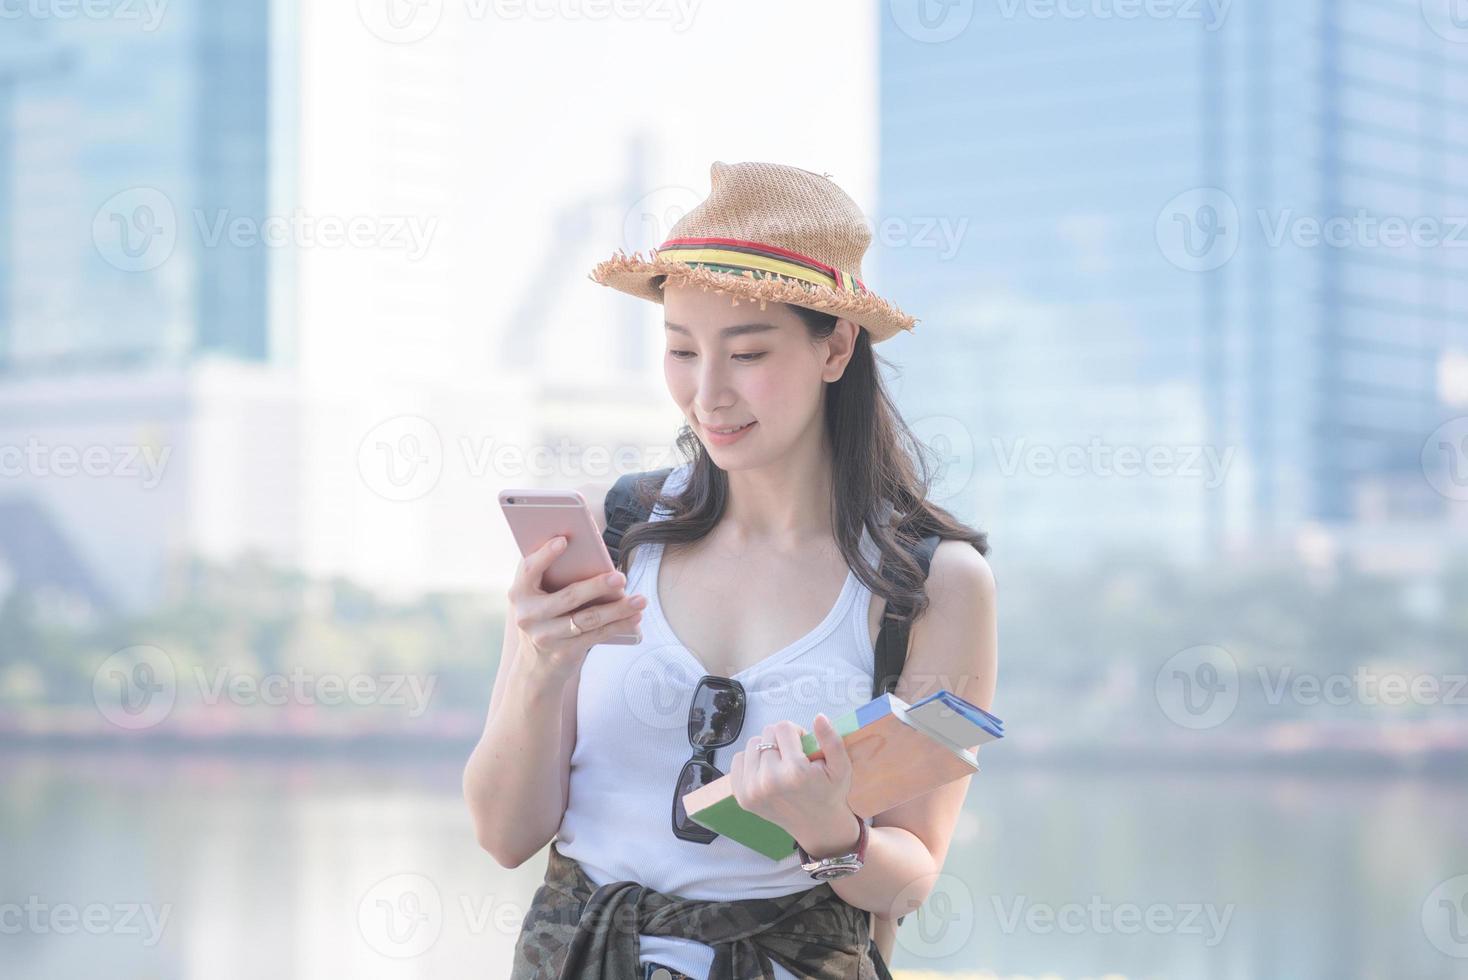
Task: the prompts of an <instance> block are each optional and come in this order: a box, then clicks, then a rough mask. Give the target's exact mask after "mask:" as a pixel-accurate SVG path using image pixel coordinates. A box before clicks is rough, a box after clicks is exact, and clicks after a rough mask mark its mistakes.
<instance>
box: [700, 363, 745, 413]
mask: <svg viewBox="0 0 1468 980" xmlns="http://www.w3.org/2000/svg"><path fill="white" fill-rule="evenodd" d="M728 382H729V376H728V374H727V373H726V372H725V371H724V369H723V367H722V365H718V364H712V363H709V361H708V360H705V362H704V363H703V364H701V365H700V366H699V370H698V379H697V383H698V384H697V388H696V389H695V390H694V394H693V404H694V407H695V408H697V409H698V413H699V416H700V417H701V418H705V419H706V418H710V417H712V416H716V415H718V414H719V413H720V412H722V411H723V410H724V409H726V408H727V407H729V406H730V405H732V404H734V402H735V401H736V399H735V398H734V393H733V391H732V390H731V389H730V388H729V383H728Z"/></svg>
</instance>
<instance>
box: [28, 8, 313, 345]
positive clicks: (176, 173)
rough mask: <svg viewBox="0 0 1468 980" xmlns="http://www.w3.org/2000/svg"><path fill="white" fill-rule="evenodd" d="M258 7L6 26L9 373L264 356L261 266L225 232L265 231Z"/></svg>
mask: <svg viewBox="0 0 1468 980" xmlns="http://www.w3.org/2000/svg"><path fill="white" fill-rule="evenodd" d="M270 7H271V3H270V0H247V2H244V3H231V4H209V3H202V2H186V3H170V4H166V5H161V6H157V7H156V9H155V8H152V7H150V6H149V5H144V4H137V5H129V4H119V5H101V6H99V7H97V8H95V12H96V15H88V14H86V13H83V11H84V10H93V8H92V7H90V6H88V5H80V6H78V7H77V8H76V11H75V15H74V16H62V15H61V12H62V10H63V8H62V7H60V6H57V7H56V8H55V9H54V10H49V8H48V10H47V11H46V12H47V13H48V15H47V16H35V15H31V16H27V17H23V18H19V19H17V18H15V17H8V18H7V19H6V21H5V23H6V28H5V30H6V32H7V36H8V37H9V38H10V40H9V41H8V43H6V44H4V45H3V46H0V59H4V61H5V62H8V63H9V64H10V65H11V66H13V67H10V68H9V69H7V67H6V66H5V64H3V63H0V78H6V77H8V78H9V84H8V85H6V83H5V82H0V155H3V159H0V179H3V184H0V200H3V202H4V203H3V204H0V215H3V216H4V219H5V220H4V221H0V236H3V237H4V239H5V243H4V245H3V246H0V247H3V249H4V250H5V254H7V256H8V257H9V261H8V262H7V263H5V265H6V272H7V273H8V274H7V275H6V279H7V280H8V281H9V283H10V287H9V289H8V291H7V292H8V296H9V302H7V303H5V304H4V310H3V313H0V317H3V322H4V323H5V324H6V328H5V329H4V331H3V333H0V337H3V342H0V343H3V350H0V364H3V365H4V368H5V370H6V371H7V372H8V373H12V374H14V373H22V372H33V371H50V370H55V369H62V368H79V367H87V366H99V365H109V364H157V363H160V362H164V363H179V362H182V361H185V360H187V359H189V358H191V357H193V356H195V355H198V354H201V353H216V352H217V353H222V354H226V355H230V356H233V357H240V358H247V359H251V360H263V359H264V358H266V357H267V356H268V354H269V353H270V342H269V321H268V304H269V300H270V289H271V279H270V268H269V264H268V257H267V249H265V248H262V247H259V245H258V244H257V243H253V242H250V241H247V240H245V239H243V238H241V237H240V236H239V235H238V234H237V233H236V232H235V231H232V226H233V227H234V228H239V227H245V226H248V227H253V228H258V227H259V226H260V224H261V222H262V221H263V220H264V219H265V218H266V216H267V214H268V206H269V202H268V194H269V192H270V190H271V182H272V174H271V171H270V162H271V149H272V147H271V142H272V139H273V135H272V131H271V127H270V120H269V115H270V99H269V94H270V93H269V73H270V68H271V61H270V43H269V42H270V28H271V18H270ZM104 8H105V9H104ZM6 92H8V93H9V96H10V97H9V100H8V106H7V105H6V101H5V100H4V98H3V95H4V93H6ZM277 132H279V130H277ZM285 135H287V136H288V131H287V132H286V133H285ZM275 176H276V177H277V179H278V177H279V176H280V175H279V174H277V175H275ZM152 273H157V274H152Z"/></svg>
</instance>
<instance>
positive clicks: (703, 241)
mask: <svg viewBox="0 0 1468 980" xmlns="http://www.w3.org/2000/svg"><path fill="white" fill-rule="evenodd" d="M672 245H735V246H738V247H740V248H752V249H758V250H759V251H761V252H768V253H769V254H770V255H779V256H783V257H784V258H787V259H793V260H795V261H797V262H805V263H807V264H808V265H813V266H815V267H816V268H817V269H820V270H821V271H822V272H824V273H825V274H826V275H828V276H830V277H831V278H832V279H834V280H836V282H837V283H841V282H843V281H844V280H850V281H851V282H853V283H855V284H856V291H857V292H862V293H865V292H868V290H867V286H866V283H864V282H862V281H861V280H860V279H858V278H856V276H853V275H850V274H849V273H843V272H842V271H841V270H840V269H837V268H835V267H834V266H829V265H827V264H826V263H824V262H822V261H820V260H819V259H813V258H811V257H810V256H809V255H802V254H801V253H799V252H796V251H792V250H791V249H788V248H781V247H780V246H778V245H767V244H765V243H764V242H751V241H746V240H744V239H742V238H670V239H668V240H667V241H665V242H663V243H662V244H661V245H659V246H658V248H660V249H663V248H668V247H669V246H672Z"/></svg>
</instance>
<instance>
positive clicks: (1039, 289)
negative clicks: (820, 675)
mask: <svg viewBox="0 0 1468 980" xmlns="http://www.w3.org/2000/svg"><path fill="white" fill-rule="evenodd" d="M943 9H944V10H946V12H947V19H946V20H945V18H944V17H941V16H937V10H936V8H935V10H934V11H930V14H933V15H934V16H931V17H929V18H927V19H920V18H917V19H913V18H908V19H905V18H903V17H899V16H896V15H895V14H894V16H891V17H888V18H887V19H886V22H885V24H884V31H883V40H882V93H881V98H882V141H881V154H882V176H881V205H880V215H879V216H878V217H879V218H880V220H882V221H885V222H887V223H888V227H887V229H886V231H887V232H888V234H887V235H886V237H885V238H884V237H883V235H882V229H881V228H878V229H877V231H878V241H879V245H880V251H879V254H880V257H881V270H882V285H883V287H885V288H888V289H890V291H891V292H892V294H893V295H894V297H896V298H898V300H899V301H901V300H902V299H904V298H906V297H911V298H912V305H915V306H916V305H919V304H920V305H921V306H922V307H923V308H922V309H915V310H914V311H913V312H915V313H916V314H917V315H919V316H921V317H923V322H922V323H920V324H919V326H918V331H917V333H916V334H915V335H914V336H913V337H909V338H903V339H900V340H898V341H895V342H894V350H896V349H898V347H897V345H902V346H901V348H900V349H901V352H902V359H903V360H904V361H905V362H906V363H907V364H908V365H909V367H908V373H907V375H906V377H905V378H904V379H903V380H904V381H906V380H907V379H920V383H919V382H918V381H917V380H914V381H912V382H911V383H907V384H900V385H899V388H900V395H899V397H900V399H901V402H902V404H903V406H904V408H905V410H906V411H907V412H908V413H909V415H910V416H912V417H916V418H919V419H922V418H925V417H932V416H952V419H951V420H948V421H947V422H946V423H944V425H942V426H940V425H938V424H937V423H936V422H935V423H933V425H934V426H935V427H938V428H945V430H946V431H956V432H959V433H960V436H959V439H958V440H957V441H956V442H955V441H954V440H953V439H951V438H950V439H946V440H945V441H944V443H943V447H940V448H941V451H942V453H943V454H946V455H948V456H949V457H950V460H949V462H950V464H951V466H950V470H949V472H950V474H951V478H950V479H949V480H947V481H946V490H947V491H948V492H951V493H953V494H954V496H953V497H952V498H951V499H949V500H947V501H946V503H948V504H949V505H950V506H953V507H954V508H955V509H956V510H957V511H958V512H960V513H962V514H963V515H964V516H965V517H969V518H972V519H974V520H977V521H978V522H980V523H981V524H985V523H987V524H993V525H994V526H995V527H996V528H1001V529H1002V536H1001V537H1000V538H999V539H998V541H997V542H996V543H997V544H999V545H1000V546H1003V545H1004V544H1005V542H1006V540H1007V542H1008V545H1009V548H1010V550H1011V551H1012V552H1013V553H1015V554H1025V553H1029V552H1031V551H1032V549H1036V548H1043V549H1045V552H1046V557H1047V558H1064V557H1067V556H1070V555H1076V556H1078V553H1077V552H1076V551H1075V550H1073V546H1072V545H1071V544H1070V542H1078V541H1087V542H1089V543H1091V544H1093V545H1096V546H1099V547H1107V546H1110V545H1128V544H1135V545H1139V546H1142V547H1145V548H1148V549H1161V550H1164V551H1167V552H1169V553H1172V554H1174V555H1177V556H1179V557H1184V558H1191V559H1202V558H1206V557H1209V556H1213V555H1216V554H1219V553H1220V551H1222V550H1226V549H1236V548H1245V547H1252V546H1255V545H1257V544H1260V543H1267V542H1272V541H1279V540H1282V539H1284V538H1286V537H1287V536H1288V535H1289V534H1290V533H1292V532H1293V531H1294V530H1296V529H1298V528H1299V527H1301V526H1303V525H1305V524H1309V523H1317V522H1318V523H1323V524H1327V525H1344V524H1348V523H1350V522H1353V521H1359V520H1375V519H1383V520H1396V519H1402V520H1422V519H1426V520H1432V519H1434V518H1435V517H1437V516H1439V515H1440V514H1441V513H1442V510H1443V508H1444V507H1445V506H1447V504H1448V501H1447V500H1446V499H1445V498H1444V496H1443V495H1442V494H1441V493H1438V492H1435V491H1434V489H1433V487H1432V486H1431V485H1430V482H1431V481H1429V480H1426V479H1424V473H1423V468H1424V460H1423V455H1422V454H1423V449H1424V440H1426V439H1427V438H1428V435H1429V433H1431V432H1432V431H1433V429H1434V428H1435V427H1436V426H1438V425H1439V423H1441V422H1443V421H1444V420H1446V419H1450V418H1452V417H1454V416H1457V415H1462V414H1465V413H1468V409H1465V407H1464V405H1465V402H1468V384H1465V382H1464V380H1463V367H1462V364H1463V356H1464V352H1465V351H1468V302H1465V300H1468V231H1464V230H1463V228H1462V223H1463V216H1465V215H1468V96H1464V95H1463V94H1462V93H1465V92H1468V29H1465V30H1463V31H1462V32H1461V33H1462V34H1463V35H1464V36H1462V37H1459V36H1457V35H1455V34H1454V31H1453V25H1452V22H1451V21H1450V20H1449V21H1447V22H1446V23H1433V21H1432V18H1431V17H1429V16H1425V15H1424V12H1423V7H1422V5H1419V4H1415V3H1394V2H1380V0H1344V2H1338V3H1330V4H1277V3H1275V4H1271V3H1268V2H1265V0H1234V2H1232V3H1227V2H1223V3H1206V2H1198V3H1194V2H1183V0H1179V2H1177V3H1173V4H1168V3H1156V4H1136V5H1124V4H1106V3H1069V4H1066V3H1060V4H1053V3H1050V4H1046V3H1025V2H1022V0H1014V2H1006V3H999V4H983V5H973V6H972V7H971V8H968V9H965V8H964V7H963V6H962V5H952V6H949V7H947V8H943ZM894 10H895V8H894ZM914 16H915V15H914ZM945 223H946V227H947V229H948V233H947V234H946V235H945V234H943V233H941V229H942V228H943V227H944V225H945ZM925 229H939V231H937V232H933V231H930V232H929V233H928V234H926V235H925V234H924V230H925ZM1403 234H1405V235H1406V241H1405V242H1403V241H1402V235H1403ZM1434 236H1436V239H1435V240H1434ZM1455 239H1456V241H1455Z"/></svg>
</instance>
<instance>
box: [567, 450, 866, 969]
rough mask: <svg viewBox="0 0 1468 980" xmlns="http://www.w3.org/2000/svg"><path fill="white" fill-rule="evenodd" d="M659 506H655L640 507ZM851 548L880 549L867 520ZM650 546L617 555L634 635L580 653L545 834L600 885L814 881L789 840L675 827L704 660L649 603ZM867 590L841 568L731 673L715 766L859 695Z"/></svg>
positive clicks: (711, 893)
mask: <svg viewBox="0 0 1468 980" xmlns="http://www.w3.org/2000/svg"><path fill="white" fill-rule="evenodd" d="M691 466H692V464H684V465H683V466H680V467H678V468H676V469H674V470H673V472H672V473H671V474H670V475H669V477H668V482H667V483H666V484H665V492H667V493H673V492H675V491H676V490H677V489H679V488H681V487H682V486H683V482H684V480H686V478H687V476H688V473H689V472H690V470H691ZM667 516H668V515H667V513H666V512H664V511H663V510H662V509H661V508H659V509H655V510H654V511H653V513H652V514H651V515H650V516H649V520H662V519H664V518H665V517H667ZM861 547H862V553H863V554H864V555H865V556H866V559H867V561H868V563H869V565H870V567H872V568H875V567H876V565H877V558H878V557H879V554H880V552H879V551H878V549H877V546H876V543H875V542H874V541H873V540H872V538H871V535H870V533H869V532H867V531H866V530H865V529H863V532H862V542H861ZM662 553H663V546H662V545H661V544H659V543H652V544H644V545H642V546H640V547H638V548H637V550H636V552H635V553H634V554H633V558H632V565H631V567H629V568H628V576H627V594H628V595H632V594H634V593H639V594H641V595H644V596H646V597H647V606H646V608H645V609H644V611H643V616H642V642H641V643H640V644H638V645H637V646H616V645H611V644H599V645H597V646H594V647H592V648H591V651H590V652H589V653H588V654H587V657H586V660H585V662H584V663H583V665H582V668H581V679H580V682H579V685H578V687H577V692H576V747H575V749H574V750H573V752H572V754H571V777H570V793H569V799H568V802H567V806H566V814H565V817H564V818H563V819H562V821H561V826H560V829H559V830H558V831H557V834H556V840H555V841H553V842H552V844H551V846H552V847H555V848H556V849H557V850H559V851H560V853H562V854H564V855H566V856H567V857H571V858H575V859H576V860H577V861H579V862H580V863H581V864H582V866H583V867H584V869H585V871H586V874H587V876H588V877H589V878H590V879H591V881H592V882H593V884H595V885H596V886H597V887H598V888H599V887H601V886H602V885H605V884H607V883H608V882H612V881H636V882H638V883H640V884H642V885H644V886H646V887H648V888H652V889H654V890H656V891H660V892H664V893H666V894H670V895H679V896H682V897H684V898H692V899H699V900H724V901H727V900H731V899H741V898H768V897H775V896H780V895H789V894H793V893H795V892H800V891H804V890H805V889H808V888H813V887H815V886H817V885H819V884H820V882H818V881H816V880H814V879H813V878H811V877H810V875H809V874H808V873H807V872H805V871H802V870H801V868H800V856H799V855H798V854H797V853H795V852H792V853H791V854H790V856H789V857H787V858H784V859H782V860H780V861H772V860H770V859H769V858H767V857H765V856H764V855H762V854H759V853H757V852H755V851H752V850H750V849H749V848H747V847H745V846H744V845H742V844H736V843H734V842H733V841H730V840H729V839H727V838H725V837H723V836H720V837H717V838H715V839H714V841H713V842H712V843H710V844H695V843H691V842H689V841H684V840H680V839H679V838H677V837H675V836H674V835H673V828H672V810H673V786H674V783H675V782H676V781H677V778H678V772H679V770H681V769H682V768H683V764H684V763H685V762H687V761H688V759H689V757H690V756H691V755H692V754H693V748H692V746H690V745H689V744H688V728H687V723H688V708H689V705H690V703H691V701H692V700H693V689H694V687H695V686H696V685H697V683H698V680H699V678H700V677H702V676H703V675H704V673H705V671H704V669H703V667H702V666H701V665H700V663H699V661H698V660H696V659H695V658H694V657H693V654H692V653H691V652H690V651H689V650H688V648H686V647H684V646H683V645H682V644H681V643H680V642H679V641H678V638H677V637H676V636H675V635H674V634H673V631H672V629H671V628H670V627H669V625H668V621H667V619H666V618H665V617H664V616H663V613H662V608H661V606H660V605H659V603H658V596H657V581H658V567H659V566H660V565H661V562H662ZM871 595H872V593H871V590H870V589H868V588H867V587H866V586H865V585H864V584H863V583H862V582H861V580H860V579H859V578H857V576H856V573H855V572H854V571H850V572H849V573H848V574H847V577H846V583H845V585H844V586H843V587H842V589H841V594H840V595H839V596H838V597H837V599H836V603H835V605H834V606H832V607H831V609H830V611H829V612H828V613H827V614H826V617H825V618H824V619H823V620H821V623H820V625H819V626H817V627H816V628H815V629H813V630H811V631H810V632H809V633H807V634H806V635H805V636H803V637H801V638H800V639H798V640H796V641H795V642H793V643H791V644H790V645H788V646H786V647H784V648H783V649H781V650H778V651H775V652H773V653H771V654H769V655H768V656H766V657H765V658H764V659H763V660H761V661H759V662H758V663H755V664H754V665H752V666H750V667H746V668H745V669H744V670H741V671H739V672H738V673H736V674H734V675H733V677H734V679H735V680H737V681H739V682H740V683H741V684H743V685H744V688H745V693H746V705H745V718H744V726H743V728H742V729H741V730H740V734H739V736H738V737H737V738H736V739H735V740H734V742H733V743H732V744H730V745H726V746H723V747H722V748H719V749H717V750H715V753H714V760H713V761H714V765H715V766H717V767H718V769H719V771H720V772H725V773H727V772H728V771H729V764H730V761H731V760H732V759H733V758H734V753H736V752H739V751H741V750H743V749H744V747H745V744H746V743H747V742H748V741H749V739H750V738H751V737H753V736H754V735H757V734H759V733H760V732H761V731H763V730H764V727H765V726H766V725H769V724H772V723H774V722H777V721H783V720H787V719H788V720H790V721H794V722H795V723H796V724H797V725H800V726H801V727H803V728H805V729H806V730H807V731H809V730H810V727H811V722H812V721H813V720H814V719H815V716H816V713H817V712H825V714H826V716H827V717H828V718H835V717H836V716H838V715H841V714H844V713H845V712H847V711H850V710H851V709H852V708H855V707H857V706H858V705H862V704H865V703H866V702H868V701H870V700H871V698H872V668H873V656H874V655H873V649H872V648H873V644H874V642H875V637H874V636H872V635H871V630H870V629H869V627H868V625H867V611H868V608H869V606H870V603H871ZM868 823H869V824H870V820H868ZM641 946H642V962H643V963H646V962H648V961H656V962H658V963H663V964H665V965H667V966H670V967H673V968H675V969H678V970H681V971H683V972H684V973H687V974H689V975H690V976H695V977H707V976H708V974H709V971H710V970H711V969H712V967H713V961H714V950H713V947H711V946H707V945H705V944H703V943H700V942H696V941H694V940H689V939H682V938H676V937H667V936H643V937H641ZM774 968H775V976H776V978H777V980H796V978H795V977H794V975H793V974H791V973H790V972H789V971H787V970H786V969H785V968H784V967H782V966H781V965H780V964H778V963H776V964H774Z"/></svg>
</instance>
